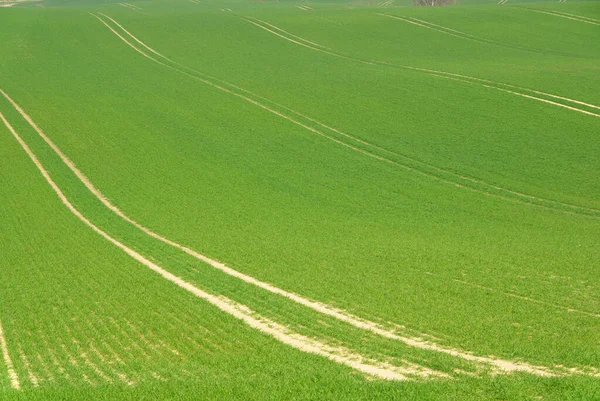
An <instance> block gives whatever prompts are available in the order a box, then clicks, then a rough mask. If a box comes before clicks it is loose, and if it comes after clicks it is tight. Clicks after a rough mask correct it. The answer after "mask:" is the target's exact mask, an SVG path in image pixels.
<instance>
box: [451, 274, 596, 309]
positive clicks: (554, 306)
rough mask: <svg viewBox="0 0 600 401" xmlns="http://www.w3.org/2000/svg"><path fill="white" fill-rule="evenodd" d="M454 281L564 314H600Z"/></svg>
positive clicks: (462, 281) (456, 280) (463, 281)
mask: <svg viewBox="0 0 600 401" xmlns="http://www.w3.org/2000/svg"><path fill="white" fill-rule="evenodd" d="M454 281H455V282H457V283H460V284H464V285H467V286H469V287H475V288H481V289H483V290H486V291H490V292H494V293H497V294H502V295H505V296H508V297H512V298H517V299H521V300H524V301H527V302H532V303H536V304H540V305H545V306H551V307H553V308H556V309H562V310H564V311H566V312H571V313H579V314H582V315H587V316H591V317H600V314H598V313H592V312H586V311H584V310H581V309H576V308H570V307H568V306H563V305H559V304H554V303H552V302H546V301H540V300H539V299H535V298H531V297H527V296H524V295H519V294H514V293H512V292H506V291H501V290H498V289H496V288H492V287H487V286H485V285H481V284H477V283H471V282H469V281H465V280H459V279H454Z"/></svg>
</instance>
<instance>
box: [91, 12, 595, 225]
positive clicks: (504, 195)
mask: <svg viewBox="0 0 600 401" xmlns="http://www.w3.org/2000/svg"><path fill="white" fill-rule="evenodd" d="M106 17H107V18H108V19H110V20H111V21H112V22H114V23H115V24H116V25H118V26H119V27H120V28H121V29H123V31H124V32H125V33H126V34H127V35H129V36H130V37H131V38H132V39H134V40H135V41H136V42H138V43H140V44H141V45H142V46H144V48H146V49H147V50H148V51H150V52H152V53H154V54H156V55H160V56H161V57H162V58H163V59H164V60H166V61H168V62H169V63H173V64H174V65H175V66H176V67H174V66H172V65H168V64H165V63H164V62H162V61H160V60H156V59H154V58H153V57H150V56H149V55H148V54H146V53H144V52H142V51H140V50H139V49H137V48H136V47H135V46H133V45H132V44H130V43H129V42H128V41H127V40H126V39H125V38H124V37H123V36H121V35H119V34H118V33H117V32H116V31H114V30H113V29H112V28H111V27H110V26H108V24H106V22H104V21H102V20H100V21H101V22H103V23H104V24H105V25H106V26H107V27H109V29H111V31H113V33H115V34H116V35H117V36H118V37H119V38H120V39H121V40H123V41H124V42H125V43H126V44H128V45H129V46H130V47H132V48H133V49H134V50H136V51H137V52H139V53H140V54H142V55H143V56H144V57H146V58H149V59H150V60H152V61H154V62H156V63H158V64H161V65H163V66H165V67H167V68H170V69H173V70H175V71H178V72H180V73H182V74H184V75H188V76H190V77H192V78H194V79H197V80H200V81H201V82H203V83H205V84H207V85H210V86H212V87H214V88H216V89H219V90H221V91H224V92H226V93H229V94H232V95H234V96H237V97H239V98H242V99H243V100H245V101H248V102H250V103H252V104H254V105H256V106H258V107H261V108H262V109H264V110H266V111H269V112H271V113H273V114H275V115H277V116H279V117H281V118H284V119H286V120H288V121H290V122H292V123H294V124H296V125H298V126H300V127H302V128H304V129H307V130H309V131H311V132H313V133H315V134H317V135H320V136H323V137H325V138H327V139H329V140H331V141H333V142H335V143H337V144H339V145H342V146H345V147H347V148H349V149H351V150H353V151H356V152H359V153H362V154H364V155H366V156H369V157H373V158H375V159H378V160H381V161H384V162H387V163H391V164H394V165H396V166H398V167H400V168H403V169H405V170H408V171H411V172H414V173H417V174H421V175H424V176H426V177H429V178H432V179H435V180H437V181H439V182H443V183H445V184H448V185H452V186H457V187H460V188H463V189H468V190H471V191H475V192H478V193H481V194H484V195H486V196H492V197H496V198H499V199H504V200H509V201H513V202H519V203H523V204H528V205H533V206H537V207H542V208H546V209H551V210H559V211H562V212H566V213H575V214H581V215H585V216H588V217H595V218H599V217H600V210H599V209H595V208H588V207H583V206H579V205H574V204H570V203H566V202H560V201H555V200H551V199H547V198H542V197H536V196H533V195H528V194H525V193H522V192H519V191H514V190H511V189H508V188H504V187H501V186H498V185H494V184H489V183H487V182H485V181H482V180H478V179H474V178H471V177H468V176H464V175H461V174H457V173H454V172H452V171H450V170H446V169H443V168H440V167H437V166H435V165H432V164H428V163H425V162H422V161H420V160H417V159H415V158H412V157H409V156H406V155H402V154H400V153H397V152H393V151H390V150H387V149H385V148H382V147H380V146H377V145H374V144H372V143H369V142H367V141H364V140H362V139H360V138H357V137H355V136H352V135H350V134H347V133H344V132H342V131H340V130H337V129H335V128H332V127H330V126H327V125H325V124H323V123H321V122H319V121H317V120H315V119H312V118H310V117H308V116H306V115H303V114H301V113H298V112H296V111H294V110H292V109H290V108H288V107H285V106H283V105H280V104H278V103H275V102H272V101H270V100H268V99H265V98H264V97H261V96H259V95H256V94H254V93H252V92H250V91H247V90H244V89H243V88H240V87H238V86H235V85H233V84H230V83H228V82H226V81H223V80H220V79H217V78H215V77H212V76H209V75H207V74H203V73H202V72H200V71H197V70H194V69H192V68H189V67H186V66H184V65H182V64H179V63H177V62H175V61H173V60H171V59H169V58H167V57H165V56H162V55H161V54H160V53H158V52H157V51H155V50H154V49H152V48H151V47H149V46H147V45H146V44H145V43H143V42H142V41H140V40H139V39H138V38H137V37H135V36H134V35H133V34H131V33H130V32H129V31H127V30H125V28H123V27H122V26H121V25H120V24H118V22H116V21H115V20H114V19H112V18H110V17H108V16H106ZM96 18H98V17H97V16H96ZM248 22H251V23H253V24H255V25H258V24H257V23H255V22H253V21H248ZM265 29H266V28H265ZM267 30H269V31H270V32H272V33H275V34H276V35H278V36H281V37H283V35H280V34H278V33H277V32H274V31H272V30H270V29H267ZM292 41H293V42H294V43H297V44H300V45H302V46H306V47H310V45H307V44H304V43H300V42H298V41H295V40H292ZM310 48H312V47H310ZM314 50H318V51H322V52H325V53H328V54H333V55H335V53H332V52H329V51H326V50H321V49H314ZM380 63H382V64H385V65H388V63H383V62H380ZM371 64H372V63H371ZM392 66H393V65H392ZM181 68H183V69H184V70H186V71H182V70H181ZM410 69H412V70H418V71H421V72H426V73H428V74H430V75H434V76H437V77H439V78H444V79H454V80H457V81H462V82H464V83H467V84H473V83H476V84H478V85H480V86H483V87H487V88H492V89H497V90H500V91H502V92H505V93H510V94H514V95H516V96H521V97H525V98H531V99H535V100H539V101H542V102H545V103H549V104H553V105H557V106H559V107H564V108H567V109H574V110H576V111H581V110H579V109H576V108H574V107H572V106H568V105H564V104H561V103H558V102H555V101H552V100H547V99H541V98H537V97H535V96H532V95H527V94H523V93H519V92H515V91H513V90H510V89H508V88H511V89H522V90H528V89H525V88H519V87H516V86H513V85H508V84H504V86H505V87H504V88H502V87H494V86H493V85H489V83H492V81H488V80H484V79H478V78H474V77H469V76H465V75H461V74H454V73H446V72H443V71H436V70H428V69H422V68H416V67H410ZM190 72H191V73H194V74H199V75H200V76H196V75H193V74H190ZM211 81H217V82H218V84H215V83H214V82H211ZM221 85H223V86H227V87H229V88H234V89H235V91H232V90H230V89H227V88H224V87H223V86H221ZM236 91H238V92H236ZM529 91H530V93H537V94H541V95H545V96H549V97H551V98H558V99H564V100H565V101H573V102H577V103H581V104H584V105H587V106H589V107H595V108H598V109H600V107H599V106H595V105H591V104H587V103H584V102H579V101H575V100H573V99H569V98H565V97H561V96H556V95H552V94H548V93H545V92H540V91H535V90H529ZM239 92H241V93H243V94H247V95H251V96H253V97H255V98H258V99H260V100H261V101H263V102H267V103H270V104H272V105H275V106H277V107H278V108H281V109H284V110H286V111H287V112H289V113H292V114H293V115H295V116H297V117H301V118H303V119H306V120H308V121H310V122H311V123H315V124H317V125H319V126H320V127H322V128H326V129H327V130H328V131H330V132H332V133H334V134H337V135H341V136H343V137H344V138H347V139H351V140H352V141H354V142H355V143H356V144H358V145H366V146H368V147H370V148H371V150H378V151H382V152H385V153H387V154H388V155H393V156H397V157H399V158H401V159H403V162H398V161H397V160H390V159H389V158H386V157H382V156H380V155H377V154H374V153H373V152H372V151H366V150H364V149H361V148H357V147H356V146H353V145H350V144H348V143H346V142H343V141H340V140H338V139H336V138H335V137H332V136H331V135H327V134H325V133H323V132H321V131H319V130H316V129H314V128H313V127H310V126H307V124H305V123H302V122H299V121H298V120H296V119H294V118H290V117H289V116H287V115H285V114H283V113H281V112H279V111H277V110H275V109H274V108H272V107H269V106H267V105H265V104H264V103H260V102H258V101H256V100H253V99H251V98H248V97H247V96H244V95H243V94H240V93H239ZM407 161H408V162H409V164H407ZM411 164H412V165H411ZM415 164H416V165H417V166H419V168H415V167H414V165H415ZM424 168H425V170H426V169H430V170H433V171H434V172H435V173H434V174H432V173H431V172H428V171H424ZM444 176H446V177H451V178H453V179H448V178H446V177H444ZM460 181H462V183H461V182H460ZM463 184H467V185H463ZM473 184H475V185H477V186H483V187H484V188H485V189H486V190H481V189H478V188H474V187H473ZM469 185H471V186H469ZM496 192H500V194H497V193H496ZM564 209H567V210H564Z"/></svg>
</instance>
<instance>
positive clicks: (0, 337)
mask: <svg viewBox="0 0 600 401" xmlns="http://www.w3.org/2000/svg"><path fill="white" fill-rule="evenodd" d="M0 117H1V118H2V119H3V120H4V116H2V114H0ZM0 349H2V358H3V359H4V364H5V365H6V370H7V371H8V378H9V379H10V385H11V387H12V388H14V389H15V390H20V389H21V383H20V382H19V375H17V371H16V370H15V365H13V362H12V359H11V358H10V354H9V352H8V344H7V342H6V337H5V336H4V329H3V328H2V322H0Z"/></svg>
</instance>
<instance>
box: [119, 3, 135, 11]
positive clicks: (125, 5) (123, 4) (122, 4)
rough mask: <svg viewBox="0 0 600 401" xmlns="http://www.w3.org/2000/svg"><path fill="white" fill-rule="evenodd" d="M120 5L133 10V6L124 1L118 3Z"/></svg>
mask: <svg viewBox="0 0 600 401" xmlns="http://www.w3.org/2000/svg"><path fill="white" fill-rule="evenodd" d="M118 4H119V5H120V6H121V7H125V8H129V9H130V10H135V8H133V7H130V6H128V5H127V4H125V3H118Z"/></svg>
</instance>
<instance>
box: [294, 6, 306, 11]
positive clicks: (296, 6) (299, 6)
mask: <svg viewBox="0 0 600 401" xmlns="http://www.w3.org/2000/svg"><path fill="white" fill-rule="evenodd" d="M294 7H296V8H299V9H300V10H302V11H306V10H305V9H304V8H302V7H301V6H294Z"/></svg>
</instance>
